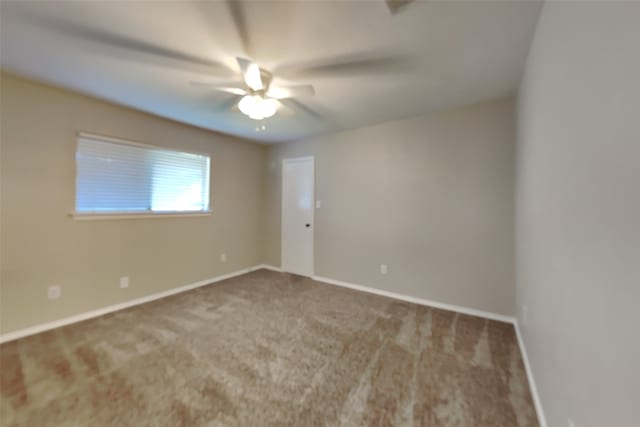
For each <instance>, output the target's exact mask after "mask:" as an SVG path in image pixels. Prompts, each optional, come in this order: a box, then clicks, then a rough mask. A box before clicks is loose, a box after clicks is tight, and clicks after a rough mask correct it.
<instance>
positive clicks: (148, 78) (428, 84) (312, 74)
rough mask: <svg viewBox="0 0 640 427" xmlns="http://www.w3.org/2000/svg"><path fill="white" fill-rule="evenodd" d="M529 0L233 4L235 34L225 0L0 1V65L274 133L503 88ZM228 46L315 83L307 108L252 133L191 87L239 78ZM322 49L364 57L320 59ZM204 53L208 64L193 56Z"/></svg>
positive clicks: (513, 81)
mask: <svg viewBox="0 0 640 427" xmlns="http://www.w3.org/2000/svg"><path fill="white" fill-rule="evenodd" d="M541 4H542V3H541V2H540V1H522V0H511V1H485V0H473V1H459V0H455V1H443V0H438V1H432V0H417V1H416V2H415V3H412V4H410V5H409V6H407V7H406V8H405V9H404V10H403V11H402V12H401V13H399V14H397V15H391V14H390V13H389V10H388V9H387V7H386V4H385V2H384V0H354V1H297V2H294V1H275V0H274V1H269V0H264V1H253V2H250V1H243V2H242V3H241V6H242V8H241V9H240V11H241V12H242V15H243V16H244V22H245V23H246V28H247V31H246V32H243V31H242V27H241V26H240V28H239V27H238V26H237V25H235V24H234V22H238V21H237V20H236V21H234V19H232V13H231V12H230V8H229V7H228V4H227V3H226V2H225V1H217V2H191V1H154V2H149V1H127V2H124V1H122V2H120V1H91V2H77V1H76V2H64V1H53V2H48V3H45V2H35V1H28V0H27V1H20V2H11V1H4V0H3V1H2V2H1V5H0V64H1V66H2V68H3V69H5V70H9V71H12V72H14V73H17V74H20V75H25V76H28V77H32V78H35V79H38V80H42V81H46V82H49V83H52V84H55V85H59V86H63V87H67V88H70V89H74V90H78V91H80V92H83V93H86V94H90V95H94V96H97V97H100V98H104V99H107V100H110V101H113V102H116V103H119V104H123V105H127V106H130V107H134V108H137V109H140V110H143V111H147V112H150V113H153V114H157V115H160V116H164V117H168V118H171V119H174V120H178V121H181V122H185V123H189V124H192V125H196V126H200V127H203V128H208V129H212V130H217V131H221V132H225V133H230V134H235V135H238V136H242V137H247V138H251V139H256V140H261V141H265V142H275V141H285V140H292V139H298V138H301V137H305V136H308V135H312V134H317V133H320V132H325V131H330V130H335V129H341V128H351V127H358V126H363V125H367V124H372V123H377V122H382V121H387V120H394V119H398V118H402V117H407V116H412V115H417V114H421V113H426V112H429V111H432V110H436V109H442V108H450V107H455V106H459V105H464V104H470V103H474V102H477V101H481V100H485V99H492V98H497V97H501V96H504V95H507V94H509V93H513V91H514V90H515V89H516V87H517V85H518V82H519V80H520V77H521V73H522V70H523V68H524V62H525V59H526V55H527V52H528V49H529V44H530V41H531V38H532V36H533V33H534V30H535V25H536V22H537V18H538V14H539V11H540V8H541ZM236 16H238V15H236ZM239 29H240V31H238V30H239ZM98 39H100V40H103V41H100V40H98ZM104 40H108V41H109V43H107V42H105V41H104ZM243 40H244V42H243ZM124 44H127V45H128V46H132V47H136V48H141V49H142V50H144V51H145V52H141V51H140V49H138V51H136V50H135V49H127V48H124V47H123V45H124ZM236 56H243V57H247V58H249V59H252V60H254V61H256V62H258V63H259V64H260V65H261V66H262V67H263V68H266V69H269V70H271V71H273V72H274V74H275V79H274V83H273V84H274V85H283V84H289V83H291V84H295V83H300V84H303V83H311V84H313V85H314V86H315V89H316V96H315V97H311V98H304V99H300V101H302V102H304V103H305V104H306V105H307V106H308V107H310V108H312V109H313V110H314V111H315V112H316V113H317V115H312V114H309V113H308V112H305V111H303V110H301V109H299V108H298V109H296V110H295V111H294V110H292V109H290V108H287V107H283V108H282V109H281V110H280V111H279V112H278V114H276V116H274V117H273V118H271V119H268V120H267V121H266V126H267V129H266V130H265V131H261V132H256V130H255V125H256V122H254V121H253V120H251V119H249V118H248V117H246V116H244V115H243V114H241V113H240V112H238V111H237V110H234V109H229V108H228V107H229V106H230V101H229V100H228V99H229V98H228V96H227V95H225V94H219V93H215V92H213V91H211V90H208V89H205V88H201V87H193V86H191V85H190V84H189V82H190V81H193V80H197V81H208V82H229V81H237V82H240V77H239V74H238V70H237V65H236V63H235V57H236ZM375 56H383V57H385V58H387V59H386V60H384V61H377V62H376V61H369V59H371V58H373V57H375ZM194 58H200V59H202V60H203V61H194ZM389 58H395V60H393V61H391V60H389ZM330 59H333V60H334V62H335V60H336V59H338V60H342V61H344V60H358V61H362V62H363V63H364V64H368V65H363V66H361V67H359V69H358V70H353V69H350V68H346V67H343V69H341V68H340V67H331V68H328V67H324V68H323V67H322V65H324V64H325V63H328V62H330ZM204 60H210V61H211V62H212V65H211V66H208V65H202V64H196V63H195V62H207V61H204ZM216 63H218V64H217V65H216ZM296 64H297V66H296ZM287 66H288V67H287ZM354 68H355V67H354ZM225 105H226V106H227V108H226V109H225V108H222V109H221V106H222V107H224V106H225Z"/></svg>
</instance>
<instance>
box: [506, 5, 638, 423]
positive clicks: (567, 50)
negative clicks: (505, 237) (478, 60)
mask: <svg viewBox="0 0 640 427" xmlns="http://www.w3.org/2000/svg"><path fill="white" fill-rule="evenodd" d="M639 41H640V3H637V2H636V3H633V2H627V3H618V2H613V1H609V2H547V4H546V5H545V7H544V10H543V12H542V15H541V18H540V22H539V24H538V29H537V33H536V36H535V39H534V42H533V45H532V48H531V52H530V56H529V61H528V66H527V71H526V75H525V78H524V80H523V83H522V87H521V94H520V99H519V114H518V122H519V125H518V133H519V137H518V150H517V151H518V155H517V166H516V169H517V192H516V194H517V215H516V218H517V219H516V223H517V233H516V234H517V301H518V304H517V309H518V320H519V323H520V326H521V328H522V332H523V337H524V341H525V345H526V347H527V352H528V354H529V359H530V362H531V366H532V369H533V373H534V377H535V379H536V382H537V386H538V389H539V392H540V396H541V400H542V405H543V408H544V410H545V413H546V416H547V420H548V424H549V426H553V427H556V426H557V427H566V426H567V419H569V418H572V419H573V421H574V422H575V425H576V427H590V426H593V427H602V426H619V427H630V426H637V425H638V420H639V419H640V418H639V415H638V403H639V400H638V390H640V368H639V367H638V362H639V361H640V338H639V337H640V331H639V330H638V329H639V326H640V314H639V313H640V311H638V307H637V305H638V302H639V301H640V124H639V122H638V118H639V114H640V84H639V83H638V82H639V80H638V78H639V76H640V53H639V52H640V50H639V48H638V46H639ZM525 308H526V309H525Z"/></svg>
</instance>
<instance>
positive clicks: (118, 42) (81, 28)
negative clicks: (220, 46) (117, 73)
mask: <svg viewBox="0 0 640 427" xmlns="http://www.w3.org/2000/svg"><path fill="white" fill-rule="evenodd" d="M27 19H29V20H31V21H32V22H34V24H36V25H39V26H44V27H47V28H49V29H51V30H52V31H54V32H56V33H58V34H61V35H64V36H68V37H74V38H80V39H83V40H85V41H89V42H92V43H96V44H98V45H102V46H105V47H107V48H111V49H114V48H115V49H118V50H120V51H123V52H128V53H130V54H135V55H132V56H134V57H135V58H136V59H139V54H146V55H148V56H151V57H156V58H161V59H164V60H172V61H178V62H180V63H182V64H185V65H195V66H199V67H203V68H204V69H206V70H207V72H211V71H224V72H225V74H227V73H229V71H230V70H229V68H227V66H226V65H225V64H223V63H222V62H218V61H215V60H211V59H208V58H202V57H199V56H196V55H191V54H188V53H184V52H181V51H178V50H175V49H171V48H168V47H165V46H161V45H158V44H155V43H150V42H147V41H144V40H140V39H137V38H135V37H130V36H125V35H122V34H118V33H114V32H111V31H107V30H102V29H98V28H92V27H90V26H87V25H83V24H80V23H77V22H71V21H68V20H64V19H54V18H47V17H44V16H40V15H35V14H29V16H28V17H27Z"/></svg>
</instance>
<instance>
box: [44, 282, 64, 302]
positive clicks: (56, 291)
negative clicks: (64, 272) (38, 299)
mask: <svg viewBox="0 0 640 427" xmlns="http://www.w3.org/2000/svg"><path fill="white" fill-rule="evenodd" d="M47 295H48V296H49V299H58V298H60V297H61V296H62V287H61V286H60V285H54V286H49V289H48V291H47Z"/></svg>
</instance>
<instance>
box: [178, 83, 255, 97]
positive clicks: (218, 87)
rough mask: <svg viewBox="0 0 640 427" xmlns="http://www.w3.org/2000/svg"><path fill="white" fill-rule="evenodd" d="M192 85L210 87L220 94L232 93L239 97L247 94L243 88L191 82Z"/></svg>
mask: <svg viewBox="0 0 640 427" xmlns="http://www.w3.org/2000/svg"><path fill="white" fill-rule="evenodd" d="M190 84H191V86H200V87H208V88H210V89H213V90H217V91H220V92H227V93H231V94H234V95H238V96H242V95H246V94H247V91H246V90H244V89H242V88H241V87H235V86H230V85H221V84H218V83H207V82H190Z"/></svg>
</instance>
